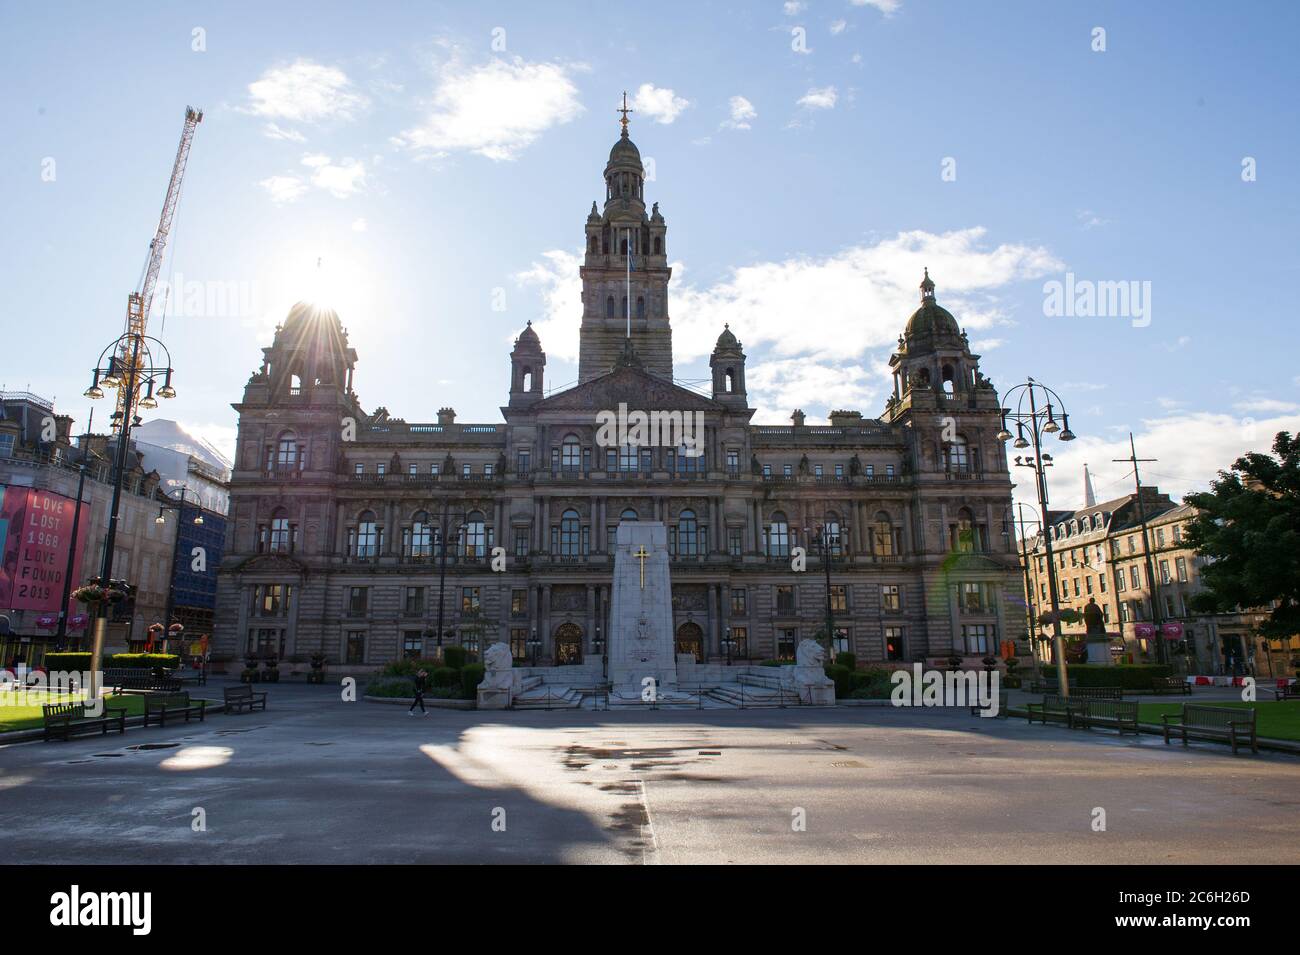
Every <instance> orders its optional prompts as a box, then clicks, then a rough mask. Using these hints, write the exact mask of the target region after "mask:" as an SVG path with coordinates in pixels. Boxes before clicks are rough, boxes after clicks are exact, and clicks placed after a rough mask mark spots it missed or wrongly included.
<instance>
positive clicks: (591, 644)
mask: <svg viewBox="0 0 1300 955" xmlns="http://www.w3.org/2000/svg"><path fill="white" fill-rule="evenodd" d="M595 591H596V588H595V585H594V584H587V625H586V627H585V629H586V631H587V651H586V653H589V654H595V652H596V594H595ZM586 653H585V654H584V656H585V655H586ZM585 662H589V661H585Z"/></svg>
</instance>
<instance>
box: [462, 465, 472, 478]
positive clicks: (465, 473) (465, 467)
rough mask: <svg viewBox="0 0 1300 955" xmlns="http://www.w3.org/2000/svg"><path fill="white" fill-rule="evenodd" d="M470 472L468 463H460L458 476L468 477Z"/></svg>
mask: <svg viewBox="0 0 1300 955" xmlns="http://www.w3.org/2000/svg"><path fill="white" fill-rule="evenodd" d="M471 473H472V471H471V467H470V465H468V464H462V465H461V466H460V476H461V477H469V476H470V474H471Z"/></svg>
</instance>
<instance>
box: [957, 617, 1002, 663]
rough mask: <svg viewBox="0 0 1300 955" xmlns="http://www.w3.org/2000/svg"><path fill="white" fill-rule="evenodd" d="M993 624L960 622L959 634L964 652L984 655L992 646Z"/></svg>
mask: <svg viewBox="0 0 1300 955" xmlns="http://www.w3.org/2000/svg"><path fill="white" fill-rule="evenodd" d="M993 629H994V628H993V626H992V625H991V624H985V623H966V624H962V628H961V636H962V642H963V643H964V644H965V646H966V652H967V653H970V654H976V653H977V654H980V655H986V654H988V653H989V652H990V650H991V649H992V646H993V642H992V636H993Z"/></svg>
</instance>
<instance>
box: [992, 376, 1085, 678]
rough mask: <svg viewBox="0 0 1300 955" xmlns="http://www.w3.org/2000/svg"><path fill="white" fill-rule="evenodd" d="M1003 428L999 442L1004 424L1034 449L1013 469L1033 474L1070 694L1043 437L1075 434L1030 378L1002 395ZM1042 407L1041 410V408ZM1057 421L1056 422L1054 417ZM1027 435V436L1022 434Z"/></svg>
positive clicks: (1058, 651)
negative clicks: (1013, 427)
mask: <svg viewBox="0 0 1300 955" xmlns="http://www.w3.org/2000/svg"><path fill="white" fill-rule="evenodd" d="M1002 405H1003V407H1002V429H1001V430H1000V431H998V434H997V437H998V440H999V441H1002V442H1004V443H1005V442H1007V441H1010V440H1011V437H1012V435H1011V432H1010V431H1009V430H1007V424H1008V423H1011V424H1014V425H1015V426H1016V439H1015V441H1014V442H1013V445H1014V447H1016V448H1028V447H1031V446H1032V448H1033V451H1034V453H1033V455H1032V456H1031V457H1025V456H1022V455H1016V457H1015V465H1016V467H1022V468H1029V469H1031V470H1032V471H1033V472H1034V478H1035V483H1036V485H1037V490H1038V512H1039V515H1040V516H1041V518H1042V524H1041V527H1042V531H1043V547H1044V548H1045V551H1046V557H1047V580H1048V588H1049V589H1050V590H1051V598H1052V618H1053V619H1052V626H1053V629H1054V630H1055V636H1054V639H1053V650H1054V652H1055V655H1056V673H1057V677H1058V680H1059V682H1060V685H1061V695H1062V696H1065V697H1068V696H1069V695H1070V684H1069V679H1068V676H1067V674H1066V667H1065V637H1064V635H1063V634H1062V633H1061V617H1060V605H1059V599H1060V592H1059V591H1058V590H1057V582H1056V565H1055V564H1054V563H1053V561H1052V535H1051V533H1050V530H1049V528H1048V522H1047V513H1048V511H1047V477H1046V475H1045V473H1044V470H1045V469H1046V468H1049V467H1051V466H1052V456H1051V455H1050V454H1045V453H1044V452H1043V447H1042V442H1043V435H1044V434H1055V435H1056V436H1057V438H1058V439H1060V440H1061V441H1073V440H1074V432H1073V431H1071V430H1070V416H1069V415H1068V414H1067V413H1066V411H1065V402H1063V401H1062V400H1061V397H1060V395H1058V394H1057V393H1056V392H1055V391H1053V390H1052V389H1051V388H1048V387H1047V386H1046V385H1044V384H1043V383H1042V382H1038V381H1035V380H1034V379H1033V378H1028V379H1026V380H1025V382H1024V384H1019V385H1014V386H1013V387H1011V388H1010V389H1009V390H1008V391H1007V392H1006V393H1005V394H1003V396H1002ZM1040 405H1041V407H1040ZM1058 412H1059V414H1060V421H1059V422H1058V421H1057V414H1058ZM1026 432H1028V434H1029V437H1028V438H1026V437H1025V434H1026Z"/></svg>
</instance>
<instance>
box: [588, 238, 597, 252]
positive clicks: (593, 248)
mask: <svg viewBox="0 0 1300 955" xmlns="http://www.w3.org/2000/svg"><path fill="white" fill-rule="evenodd" d="M587 251H588V252H590V253H592V254H593V255H594V254H595V253H596V237H595V236H594V235H593V236H592V237H591V238H590V239H589V240H588V241H587Z"/></svg>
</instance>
